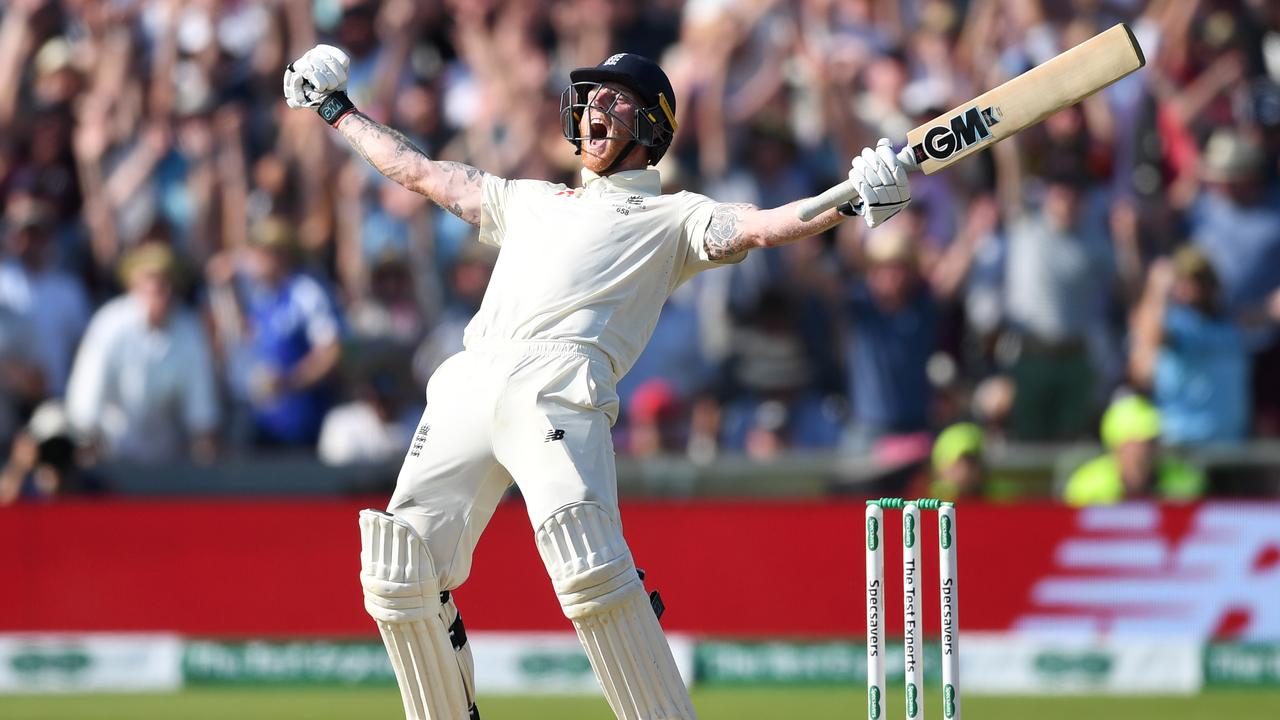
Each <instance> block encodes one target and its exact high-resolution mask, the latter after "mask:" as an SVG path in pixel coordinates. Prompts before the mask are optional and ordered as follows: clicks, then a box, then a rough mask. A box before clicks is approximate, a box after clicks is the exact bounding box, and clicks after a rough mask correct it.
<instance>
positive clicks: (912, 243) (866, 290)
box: [845, 197, 997, 453]
mask: <svg viewBox="0 0 1280 720" xmlns="http://www.w3.org/2000/svg"><path fill="white" fill-rule="evenodd" d="M913 219H917V216H914V215H911V214H906V215H905V217H904V220H908V221H909V220H913ZM996 222H997V214H996V209H995V206H994V204H993V202H992V200H991V199H990V198H986V197H983V198H979V199H977V200H975V201H974V202H973V203H972V205H971V209H970V212H969V216H968V217H967V219H966V221H965V224H964V226H963V227H962V229H961V230H960V232H959V233H958V234H957V236H956V238H955V239H954V240H953V241H952V242H951V244H950V245H948V246H947V248H946V250H944V251H943V252H942V254H941V255H940V257H939V258H938V259H937V261H936V262H934V263H933V264H932V266H931V267H929V268H928V269H927V270H926V269H925V268H922V267H921V257H920V250H919V247H918V244H917V242H916V237H917V235H918V233H919V227H918V225H912V224H911V223H910V222H901V223H899V225H900V226H899V227H893V226H890V227H887V228H882V229H878V230H876V231H874V232H871V233H869V234H868V235H867V237H866V242H865V245H864V249H863V255H864V257H865V260H866V271H865V274H864V277H863V278H861V279H859V280H858V281H857V282H856V283H855V284H854V285H853V287H852V288H851V289H850V292H849V295H848V301H847V305H846V310H847V317H848V319H849V321H850V327H849V333H848V336H847V337H848V342H849V345H848V349H847V354H846V362H847V366H846V367H847V370H848V385H849V391H850V393H851V396H852V397H851V413H850V414H851V415H852V418H851V420H852V424H851V425H850V428H849V430H848V433H847V435H846V440H845V446H846V449H848V450H849V451H851V452H854V453H866V452H873V451H874V450H875V448H876V447H877V445H878V444H879V443H880V442H881V441H884V440H886V439H889V438H892V437H894V436H908V435H911V436H914V435H917V434H921V433H926V432H928V431H929V430H930V429H931V420H932V418H931V410H932V405H933V388H932V384H931V383H930V381H929V377H928V373H927V372H926V367H927V365H928V362H929V358H930V357H931V356H932V355H933V354H934V353H935V352H937V351H938V349H939V324H940V322H941V314H942V311H943V309H942V304H943V303H945V302H947V301H949V300H951V299H952V298H953V297H954V296H955V295H956V291H957V290H958V288H959V287H960V286H961V284H962V283H963V282H964V279H965V277H966V276H967V274H968V272H969V267H970V265H971V264H972V262H973V257H974V255H975V253H976V252H977V251H978V250H979V249H980V248H981V247H982V246H983V245H984V244H985V243H986V242H987V241H988V240H989V239H990V238H991V237H992V234H993V232H994V230H995V226H996ZM902 226H906V227H902Z"/></svg>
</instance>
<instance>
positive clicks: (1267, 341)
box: [1188, 128, 1280, 435]
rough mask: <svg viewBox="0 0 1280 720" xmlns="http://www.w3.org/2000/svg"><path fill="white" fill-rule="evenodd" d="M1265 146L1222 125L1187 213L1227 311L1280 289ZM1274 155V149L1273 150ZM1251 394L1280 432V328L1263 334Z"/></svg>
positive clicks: (1278, 241)
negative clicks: (1264, 162)
mask: <svg viewBox="0 0 1280 720" xmlns="http://www.w3.org/2000/svg"><path fill="white" fill-rule="evenodd" d="M1266 157H1267V154H1266V152H1265V151H1264V149H1263V147H1262V146H1261V145H1260V144H1259V143H1258V142H1256V141H1255V140H1254V139H1252V138H1250V137H1249V136H1248V135H1247V134H1245V133H1243V132H1241V131H1239V130H1233V129H1226V128H1224V129H1220V130H1218V131H1217V132H1215V133H1214V134H1213V135H1212V136H1210V138H1209V142H1208V144H1207V145H1206V146H1205V151H1204V158H1203V161H1202V166H1201V178H1202V179H1203V181H1204V183H1205V188H1204V190H1202V191H1201V193H1200V196H1199V197H1197V198H1196V200H1195V202H1194V203H1193V204H1192V207H1191V209H1190V212H1189V213H1188V218H1189V220H1190V223H1191V232H1192V235H1193V237H1194V238H1195V242H1196V244H1197V245H1198V246H1199V247H1200V248H1201V249H1203V250H1204V252H1205V254H1206V255H1207V256H1208V257H1209V260H1210V261H1211V262H1212V263H1213V267H1214V270H1215V271H1216V272H1217V274H1218V278H1219V280H1220V282H1221V286H1222V288H1221V290H1222V299H1223V302H1224V305H1225V309H1227V310H1228V311H1230V312H1237V313H1238V312H1242V311H1249V310H1251V309H1252V308H1254V307H1256V306H1258V305H1259V304H1261V303H1262V302H1264V301H1265V300H1266V298H1267V297H1268V296H1269V295H1270V294H1271V293H1273V292H1275V291H1276V289H1277V288H1280V187H1277V186H1276V185H1275V184H1274V183H1268V182H1267V181H1266V176H1265V174H1264V173H1265V170H1266V168H1265V167H1264V165H1263V161H1264V158H1266ZM1271 157H1272V158H1273V159H1274V155H1272V156H1271ZM1251 345H1252V346H1253V347H1252V348H1251V349H1253V350H1254V351H1256V352H1257V357H1256V359H1255V363H1254V368H1255V372H1254V373H1253V376H1252V400H1253V403H1254V405H1255V406H1256V410H1257V413H1258V417H1259V425H1260V426H1261V427H1260V429H1261V430H1262V432H1263V433H1265V434H1268V435H1275V434H1280V376H1278V375H1277V373H1276V371H1275V368H1276V367H1280V333H1275V332H1270V333H1264V334H1261V335H1259V336H1258V337H1256V338H1254V341H1253V342H1252V343H1251Z"/></svg>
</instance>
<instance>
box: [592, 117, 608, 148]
mask: <svg viewBox="0 0 1280 720" xmlns="http://www.w3.org/2000/svg"><path fill="white" fill-rule="evenodd" d="M608 138H609V126H608V125H606V124H604V123H603V122H601V121H599V120H592V121H591V122H590V123H589V124H588V126H587V144H588V145H589V146H590V147H591V149H592V150H595V151H599V150H602V149H603V148H604V146H605V145H607V144H608V142H609V140H608Z"/></svg>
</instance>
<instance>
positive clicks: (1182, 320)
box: [1129, 245, 1249, 445]
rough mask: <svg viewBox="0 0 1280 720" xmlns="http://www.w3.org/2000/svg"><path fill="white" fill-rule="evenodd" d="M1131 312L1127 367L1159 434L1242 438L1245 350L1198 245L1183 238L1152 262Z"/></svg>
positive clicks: (1190, 440) (1181, 441) (1192, 439)
mask: <svg viewBox="0 0 1280 720" xmlns="http://www.w3.org/2000/svg"><path fill="white" fill-rule="evenodd" d="M1133 317H1134V322H1133V333H1132V349H1131V353H1130V358H1129V371H1130V375H1131V376H1132V379H1133V381H1134V382H1135V383H1137V384H1138V385H1140V386H1142V387H1144V388H1149V389H1150V390H1151V393H1152V397H1153V399H1154V401H1155V404H1156V407H1157V408H1159V410H1160V415H1161V417H1162V418H1163V420H1162V423H1161V435H1162V439H1163V440H1164V441H1165V442H1166V443H1168V444H1172V445H1194V444H1204V443H1215V442H1240V441H1242V440H1243V439H1244V438H1245V435H1246V434H1247V431H1248V420H1249V386H1248V383H1249V350H1248V348H1247V347H1246V344H1245V336H1244V332H1243V330H1242V329H1241V327H1240V323H1239V322H1237V320H1236V318H1235V317H1234V316H1233V315H1232V314H1230V313H1228V312H1227V311H1226V308H1225V307H1224V305H1223V302H1222V293H1221V285H1220V283H1219V280H1218V273H1217V272H1216V271H1215V269H1214V266H1213V264H1211V263H1210V261H1209V258H1208V257H1207V256H1206V255H1205V253H1204V252H1203V251H1202V250H1200V249H1199V248H1197V247H1194V246H1191V245H1187V246H1184V247H1182V248H1181V249H1179V250H1178V251H1177V252H1176V253H1175V254H1174V255H1173V257H1172V259H1167V260H1158V261H1156V262H1155V263H1153V264H1152V266H1151V270H1150V271H1149V273H1148V278H1147V285H1146V289H1145V291H1144V292H1143V295H1142V299H1141V301H1140V302H1139V303H1138V307H1137V309H1136V310H1135V312H1134V316H1133Z"/></svg>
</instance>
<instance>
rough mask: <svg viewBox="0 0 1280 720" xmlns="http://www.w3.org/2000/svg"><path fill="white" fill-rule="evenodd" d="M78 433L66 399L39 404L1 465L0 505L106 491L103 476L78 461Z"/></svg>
mask: <svg viewBox="0 0 1280 720" xmlns="http://www.w3.org/2000/svg"><path fill="white" fill-rule="evenodd" d="M74 435H75V434H74V432H73V430H72V428H71V422H70V421H69V420H68V419H67V413H66V410H64V409H63V407H62V403H60V402H59V401H57V400H47V401H45V402H44V403H42V404H41V405H40V407H38V408H36V411H35V412H34V413H33V414H32V415H31V421H30V422H28V423H27V426H26V428H25V429H23V431H22V432H21V433H19V435H18V437H17V438H16V439H15V440H14V443H13V449H12V451H11V452H10V453H9V460H8V462H6V463H5V464H4V466H3V467H0V506H3V505H9V504H12V503H14V502H17V501H20V500H24V499H30V500H47V499H50V498H53V497H56V496H62V495H90V494H98V493H101V492H103V491H104V490H105V489H106V486H105V485H104V484H103V482H102V480H101V479H100V478H98V477H97V476H95V475H94V474H93V473H92V472H90V471H88V470H86V469H85V468H83V467H81V465H80V463H79V462H78V459H77V457H76V455H77V449H78V448H77V446H76V442H75V439H74Z"/></svg>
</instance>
